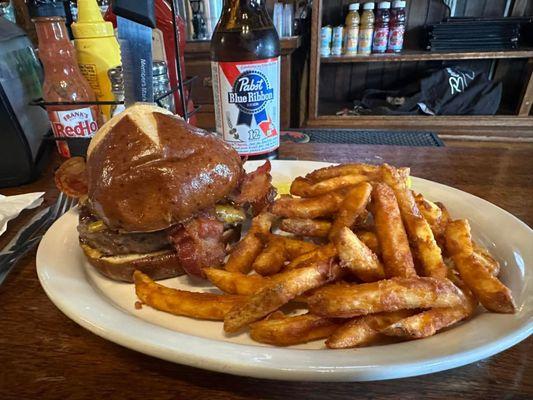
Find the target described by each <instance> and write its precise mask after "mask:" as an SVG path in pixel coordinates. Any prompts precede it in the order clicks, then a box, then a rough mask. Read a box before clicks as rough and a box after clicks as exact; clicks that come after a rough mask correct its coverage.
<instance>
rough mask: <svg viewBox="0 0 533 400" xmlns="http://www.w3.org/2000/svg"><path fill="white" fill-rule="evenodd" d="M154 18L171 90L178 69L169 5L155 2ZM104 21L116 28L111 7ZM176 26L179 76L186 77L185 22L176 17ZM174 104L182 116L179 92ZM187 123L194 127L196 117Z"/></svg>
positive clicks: (190, 107) (159, 0)
mask: <svg viewBox="0 0 533 400" xmlns="http://www.w3.org/2000/svg"><path fill="white" fill-rule="evenodd" d="M155 18H156V26H157V28H158V29H159V30H161V32H162V33H163V38H164V42H165V43H164V44H165V54H166V57H167V60H166V61H167V66H168V75H169V80H170V86H171V87H172V88H174V87H177V86H178V69H177V65H176V51H175V47H174V43H175V41H174V26H173V24H172V9H171V8H170V4H168V2H167V1H166V0H155ZM104 19H105V20H106V21H110V22H111V23H113V26H114V27H115V28H116V26H117V17H116V16H115V14H113V11H112V7H109V8H108V9H107V12H106V14H105V16H104ZM176 26H177V27H178V33H179V49H180V65H181V76H182V77H186V76H187V74H186V73H185V58H184V54H185V38H186V32H185V22H184V21H183V19H182V18H181V17H180V16H179V15H176ZM184 95H185V97H186V98H187V97H189V91H188V90H187V89H186V88H185V89H184ZM174 103H175V104H176V112H177V113H178V114H179V115H181V116H183V107H182V103H181V97H180V93H179V91H175V92H174ZM192 111H194V104H193V102H192V100H191V99H189V101H188V103H187V112H189V113H191V112H192ZM189 123H190V124H192V125H196V116H195V115H193V116H192V117H190V118H189Z"/></svg>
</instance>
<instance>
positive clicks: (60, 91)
mask: <svg viewBox="0 0 533 400" xmlns="http://www.w3.org/2000/svg"><path fill="white" fill-rule="evenodd" d="M28 5H29V8H30V15H31V16H32V18H33V19H32V20H33V22H34V23H35V30H36V32H37V38H38V40H39V58H40V59H41V62H42V64H43V67H44V82H43V98H44V101H45V102H47V103H53V102H94V101H96V96H95V95H94V92H93V90H92V89H91V87H90V85H89V83H87V81H86V80H85V78H84V76H83V75H82V73H81V71H80V69H79V67H78V63H77V61H76V50H74V46H73V45H72V43H71V42H70V40H69V37H68V32H67V28H66V26H65V9H64V7H63V2H60V1H57V2H56V1H50V0H32V1H30V2H29V3H28ZM46 110H47V112H48V117H49V118H50V122H51V124H52V131H53V132H54V136H55V137H68V138H89V137H92V136H93V135H94V133H95V132H96V131H97V130H98V116H99V110H98V107H97V106H96V105H66V106H65V105H53V106H47V107H46ZM86 142H87V143H86V145H88V144H89V141H88V140H87V141H86ZM57 147H58V150H59V153H60V154H61V155H62V156H63V157H70V156H71V151H72V149H73V147H72V148H71V146H69V144H68V143H67V142H66V141H57ZM85 149H86V147H85Z"/></svg>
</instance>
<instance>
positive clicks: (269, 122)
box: [211, 58, 280, 155]
mask: <svg viewBox="0 0 533 400" xmlns="http://www.w3.org/2000/svg"><path fill="white" fill-rule="evenodd" d="M211 68H212V73H213V94H214V99H215V115H216V125H217V132H218V133H219V134H220V135H221V136H222V137H223V138H224V140H225V141H226V142H228V143H230V144H231V145H232V146H233V147H234V148H235V149H236V150H237V152H238V153H239V154H241V155H256V154H263V153H268V152H271V151H273V150H275V149H277V148H278V147H279V121H280V115H279V82H280V62H279V58H269V59H265V60H256V61H242V62H212V63H211Z"/></svg>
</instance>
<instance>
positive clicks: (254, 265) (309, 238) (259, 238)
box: [134, 164, 515, 349]
mask: <svg viewBox="0 0 533 400" xmlns="http://www.w3.org/2000/svg"><path fill="white" fill-rule="evenodd" d="M409 186H410V185H409V169H407V168H394V167H392V166H390V165H387V164H383V165H380V166H375V165H367V164H345V165H338V166H333V167H328V168H323V169H319V170H316V171H314V172H312V173H310V174H308V175H306V176H305V177H298V178H296V179H295V180H294V181H293V182H292V185H291V188H290V193H291V194H290V195H285V196H281V197H280V198H278V199H277V200H276V201H275V202H274V203H273V204H272V205H271V206H270V208H269V209H268V210H267V211H265V212H263V213H262V214H260V215H258V216H257V217H255V218H254V219H253V220H252V223H251V227H250V229H249V230H248V232H247V233H246V235H245V236H244V237H243V238H242V239H241V241H240V242H238V243H237V244H236V245H235V246H234V247H233V249H232V251H231V253H230V256H229V257H228V259H227V262H226V264H225V267H224V269H215V268H206V269H205V274H206V276H207V278H208V279H209V280H210V282H211V283H212V284H213V285H214V286H216V287H217V288H219V289H220V290H221V291H222V294H213V293H198V292H188V291H182V290H177V289H171V288H167V287H164V286H162V285H159V284H157V283H155V282H153V281H152V280H151V279H150V278H149V277H148V276H146V275H144V274H142V273H141V272H139V271H137V272H135V275H134V278H135V289H136V293H137V297H138V298H139V300H140V301H141V302H142V303H144V304H146V305H149V306H151V307H153V308H156V309H158V310H162V311H166V312H169V313H172V314H176V315H181V316H187V317H192V318H201V319H209V320H221V321H224V330H225V331H226V332H227V333H236V332H241V331H243V330H245V329H249V333H250V336H251V337H252V338H253V339H254V340H256V341H258V342H261V343H267V344H271V345H276V346H289V345H295V344H300V343H305V342H308V341H314V340H318V339H325V344H326V346H327V347H328V348H332V349H340V348H353V347H360V346H369V345H374V344H378V343H384V342H385V343H386V342H389V341H394V340H409V339H418V338H424V337H428V336H431V335H434V334H435V333H437V332H438V331H439V330H441V329H444V328H448V327H450V326H452V325H454V324H456V323H458V322H460V321H462V320H465V319H467V318H469V317H471V316H472V315H473V314H474V312H475V310H476V309H477V308H478V302H479V303H481V305H483V307H484V308H485V309H486V310H488V311H491V312H497V313H513V312H515V305H514V302H513V299H512V296H511V292H510V290H509V289H508V288H507V287H506V286H505V285H504V284H502V283H501V282H500V280H499V279H498V274H499V271H500V266H499V264H498V262H497V261H496V260H495V259H494V258H493V257H492V256H491V255H490V254H489V252H488V251H487V250H486V249H485V248H483V247H481V246H480V245H478V244H476V243H474V242H473V241H472V237H471V234H470V226H469V223H468V221H467V220H455V221H454V220H452V219H451V217H450V215H449V214H448V211H447V210H446V208H445V207H444V205H442V204H440V203H433V202H431V201H429V200H427V199H425V198H424V196H423V195H422V194H415V193H414V192H412V191H411V189H410V187H409ZM274 232H277V234H276V233H274ZM295 309H298V310H302V309H303V310H305V309H306V310H307V312H305V311H304V312H305V313H303V314H302V313H298V314H294V312H293V310H295Z"/></svg>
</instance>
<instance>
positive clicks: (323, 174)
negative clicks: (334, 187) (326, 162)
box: [305, 163, 381, 182]
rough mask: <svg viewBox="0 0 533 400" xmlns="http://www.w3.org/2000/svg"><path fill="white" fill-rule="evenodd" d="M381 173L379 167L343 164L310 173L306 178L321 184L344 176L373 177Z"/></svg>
mask: <svg viewBox="0 0 533 400" xmlns="http://www.w3.org/2000/svg"><path fill="white" fill-rule="evenodd" d="M380 173H381V170H380V166H379V165H371V164H362V163H361V164H341V165H334V166H331V167H325V168H320V169H317V170H315V171H313V172H310V173H309V174H307V175H306V176H305V177H306V178H307V179H309V180H310V181H312V182H319V181H323V180H326V179H330V178H335V177H337V176H342V175H373V176H379V174H380Z"/></svg>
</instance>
